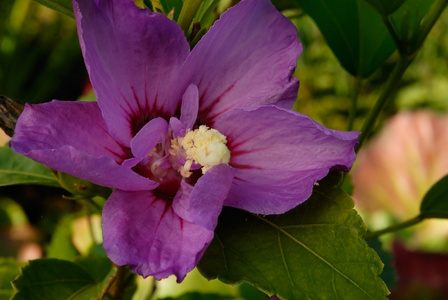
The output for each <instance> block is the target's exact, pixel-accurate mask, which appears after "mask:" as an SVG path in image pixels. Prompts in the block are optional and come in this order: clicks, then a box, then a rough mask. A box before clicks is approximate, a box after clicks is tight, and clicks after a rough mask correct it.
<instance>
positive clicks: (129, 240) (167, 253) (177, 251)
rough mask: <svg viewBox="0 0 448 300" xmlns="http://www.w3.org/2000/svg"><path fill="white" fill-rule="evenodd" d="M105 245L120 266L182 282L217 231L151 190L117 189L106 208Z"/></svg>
mask: <svg viewBox="0 0 448 300" xmlns="http://www.w3.org/2000/svg"><path fill="white" fill-rule="evenodd" d="M103 237H104V242H103V247H104V249H106V252H107V255H108V257H109V258H110V259H111V260H112V261H113V262H114V263H115V264H117V265H129V267H130V268H131V270H132V271H133V272H135V273H138V274H140V275H142V276H143V277H147V276H150V275H152V276H154V277H155V278H156V279H162V278H165V277H168V276H169V275H171V274H175V275H176V276H177V280H178V282H180V281H182V280H183V278H184V277H185V275H186V274H187V272H189V271H191V270H192V269H193V268H194V267H195V266H196V264H197V263H198V262H199V259H200V258H201V257H202V254H203V253H204V251H205V249H206V247H207V246H208V245H209V244H210V242H211V240H212V239H213V231H211V230H208V229H205V228H204V227H202V226H199V225H196V224H194V223H191V222H188V221H186V220H183V219H182V218H181V217H179V216H178V215H176V213H175V212H174V211H173V209H172V207H171V206H170V205H169V204H168V203H167V202H166V201H164V200H161V199H157V198H156V197H155V196H154V195H153V194H152V193H151V192H150V191H147V192H143V191H142V192H124V191H120V190H115V191H114V192H113V193H112V195H111V196H110V198H109V199H108V200H107V201H106V204H105V206H104V210H103Z"/></svg>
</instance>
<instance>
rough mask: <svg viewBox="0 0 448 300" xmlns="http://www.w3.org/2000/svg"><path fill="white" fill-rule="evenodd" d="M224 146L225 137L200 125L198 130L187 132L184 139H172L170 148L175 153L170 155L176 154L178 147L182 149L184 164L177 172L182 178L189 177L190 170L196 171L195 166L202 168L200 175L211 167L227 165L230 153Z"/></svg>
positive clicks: (225, 142)
mask: <svg viewBox="0 0 448 300" xmlns="http://www.w3.org/2000/svg"><path fill="white" fill-rule="evenodd" d="M226 144H227V139H226V136H225V135H223V134H221V133H220V132H219V131H218V130H216V129H212V128H209V127H207V126H205V125H201V126H199V128H198V129H195V130H193V131H188V132H187V134H186V135H185V136H184V137H179V138H177V139H173V140H172V141H171V148H172V149H173V150H177V151H174V152H171V151H170V153H175V152H177V153H178V150H180V149H179V146H180V147H182V148H183V151H184V153H185V155H186V157H185V164H184V165H183V167H182V168H179V170H178V171H179V172H180V173H181V175H182V176H183V177H189V176H190V175H191V171H190V170H191V169H196V168H195V165H198V164H199V165H200V166H202V168H201V170H202V174H205V172H207V170H209V169H210V168H211V167H213V166H217V165H219V164H228V163H229V161H230V151H229V148H227V146H226Z"/></svg>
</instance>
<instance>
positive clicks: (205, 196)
mask: <svg viewBox="0 0 448 300" xmlns="http://www.w3.org/2000/svg"><path fill="white" fill-rule="evenodd" d="M234 174H235V170H234V169H233V168H231V167H229V166H228V165H225V164H221V165H218V166H215V167H213V168H211V169H209V170H208V171H207V172H206V173H205V174H204V175H203V176H202V177H201V178H199V180H198V181H197V182H196V184H195V185H194V187H193V186H191V185H189V184H188V183H186V182H182V183H181V188H180V189H179V191H178V193H177V195H176V197H175V198H174V201H173V209H174V211H175V212H176V214H178V215H179V216H181V217H182V218H183V219H184V220H188V221H190V222H193V223H196V224H198V225H201V226H202V227H205V228H207V229H209V230H211V231H213V230H215V227H216V224H217V222H218V216H219V214H220V213H221V210H222V206H223V203H224V200H225V199H226V197H227V194H228V193H229V190H230V187H231V185H232V180H233V176H234Z"/></svg>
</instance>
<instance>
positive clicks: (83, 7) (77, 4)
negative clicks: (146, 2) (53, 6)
mask: <svg viewBox="0 0 448 300" xmlns="http://www.w3.org/2000/svg"><path fill="white" fill-rule="evenodd" d="M73 8H74V12H75V17H76V22H77V26H78V34H79V37H80V44H81V49H82V51H83V54H84V59H85V63H86V66H87V70H88V71H89V75H90V80H91V82H92V85H93V88H94V90H95V94H96V95H97V97H98V103H99V105H100V107H101V110H102V112H103V115H104V119H105V120H106V123H107V125H108V127H109V129H110V132H111V134H112V135H113V136H114V137H115V138H116V139H117V140H118V141H120V142H121V143H122V144H123V145H126V146H129V142H130V140H131V138H132V136H133V135H135V134H136V133H137V132H138V131H139V130H140V128H141V127H143V125H144V124H145V123H146V122H147V121H148V120H149V119H151V118H152V117H153V116H156V115H158V116H165V117H166V118H167V117H169V116H171V115H172V114H173V113H174V112H175V111H176V109H177V108H178V107H179V104H180V98H179V99H175V98H167V93H168V92H169V91H170V89H172V84H173V79H174V78H175V77H176V76H177V75H178V72H179V68H180V66H181V65H182V64H183V62H184V61H185V59H186V57H187V55H188V53H189V52H190V50H189V46H188V43H187V42H186V40H185V37H184V34H183V32H182V30H181V29H180V27H179V26H178V25H177V24H176V23H175V22H173V21H171V20H169V19H167V18H166V17H165V16H164V15H162V14H155V13H151V12H150V11H149V10H148V9H141V8H138V7H137V6H136V5H135V4H134V2H133V1H132V0H122V1H104V0H99V1H92V0H74V1H73Z"/></svg>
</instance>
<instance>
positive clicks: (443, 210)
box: [420, 175, 448, 218]
mask: <svg viewBox="0 0 448 300" xmlns="http://www.w3.org/2000/svg"><path fill="white" fill-rule="evenodd" d="M420 215H421V216H422V217H425V216H432V217H433V218H434V217H437V218H448V175H446V176H445V177H443V178H442V179H440V180H439V181H438V182H436V183H435V184H434V185H433V186H432V187H431V189H430V190H429V191H428V192H427V193H426V195H425V197H423V201H422V204H421V206H420Z"/></svg>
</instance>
